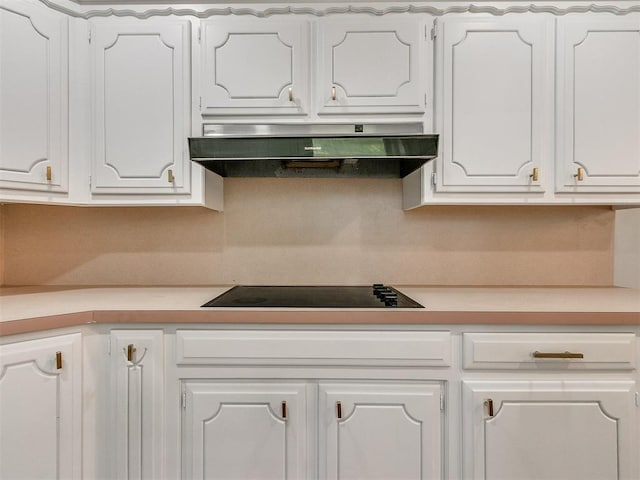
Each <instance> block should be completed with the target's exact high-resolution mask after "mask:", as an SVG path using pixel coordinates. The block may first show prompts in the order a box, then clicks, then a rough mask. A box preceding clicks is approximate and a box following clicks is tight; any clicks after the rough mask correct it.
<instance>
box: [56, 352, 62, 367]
mask: <svg viewBox="0 0 640 480" xmlns="http://www.w3.org/2000/svg"><path fill="white" fill-rule="evenodd" d="M61 368H62V352H56V369H58V370H60V369H61Z"/></svg>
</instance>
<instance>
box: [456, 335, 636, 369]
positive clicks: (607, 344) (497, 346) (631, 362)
mask: <svg viewBox="0 0 640 480" xmlns="http://www.w3.org/2000/svg"><path fill="white" fill-rule="evenodd" d="M635 341H636V337H635V335H634V334H633V333H465V334H464V336H463V360H464V362H463V365H464V368H466V369H471V370H477V369H518V370H521V369H537V370H545V369H550V370H551V369H563V370H603V369H609V370H610V369H616V370H633V369H634V368H635V361H636V360H635Z"/></svg>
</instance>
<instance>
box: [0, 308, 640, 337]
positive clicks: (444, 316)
mask: <svg viewBox="0 0 640 480" xmlns="http://www.w3.org/2000/svg"><path fill="white" fill-rule="evenodd" d="M87 324H127V325H135V324H184V325H189V324H239V325H240V324H243V325H247V324H290V325H294V324H304V325H349V324H358V325H363V324H370V325H447V324H450V325H463V324H479V325H551V326H553V325H576V326H580V325H584V326H588V325H595V326H607V325H611V326H624V325H628V326H634V327H636V326H640V312H574V311H572V312H552V311H534V312H521V311H499V312H492V311H433V310H430V311H405V310H403V311H394V312H388V311H361V310H357V311H346V310H340V311H335V310H331V311H318V310H276V309H274V310H268V311H265V310H260V311H252V310H94V311H84V312H73V313H65V314H58V315H50V316H43V317H34V318H26V319H20V320H10V321H6V322H1V323H0V337H4V336H9V335H17V334H24V333H34V332H40V331H45V330H53V329H57V328H65V327H76V326H80V325H87Z"/></svg>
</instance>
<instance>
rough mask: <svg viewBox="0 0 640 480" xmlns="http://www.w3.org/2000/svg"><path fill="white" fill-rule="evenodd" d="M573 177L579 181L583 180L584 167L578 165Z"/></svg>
mask: <svg viewBox="0 0 640 480" xmlns="http://www.w3.org/2000/svg"><path fill="white" fill-rule="evenodd" d="M574 177H576V178H577V179H578V181H579V182H581V181H582V180H584V168H582V167H578V173H576V174H575V175H574Z"/></svg>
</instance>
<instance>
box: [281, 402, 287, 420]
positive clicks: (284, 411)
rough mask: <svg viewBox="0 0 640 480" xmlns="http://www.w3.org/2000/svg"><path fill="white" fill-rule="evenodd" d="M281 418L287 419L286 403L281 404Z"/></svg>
mask: <svg viewBox="0 0 640 480" xmlns="http://www.w3.org/2000/svg"><path fill="white" fill-rule="evenodd" d="M282 418H284V419H285V420H286V419H287V402H282Z"/></svg>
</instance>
